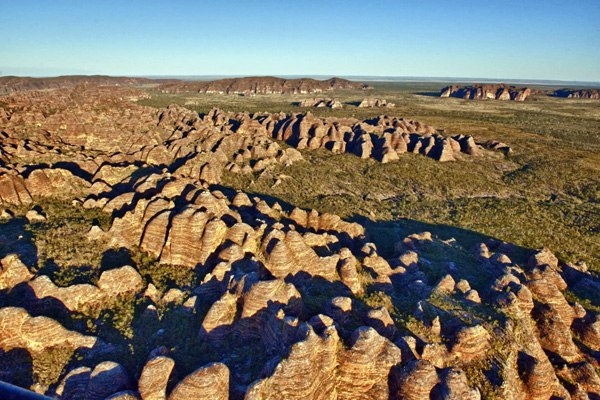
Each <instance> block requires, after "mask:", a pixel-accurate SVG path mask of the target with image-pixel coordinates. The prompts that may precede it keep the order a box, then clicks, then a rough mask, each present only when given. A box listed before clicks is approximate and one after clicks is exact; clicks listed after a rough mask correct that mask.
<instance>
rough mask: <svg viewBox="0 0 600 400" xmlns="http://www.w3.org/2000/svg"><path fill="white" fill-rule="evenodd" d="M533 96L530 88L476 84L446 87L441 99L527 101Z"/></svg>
mask: <svg viewBox="0 0 600 400" xmlns="http://www.w3.org/2000/svg"><path fill="white" fill-rule="evenodd" d="M530 95H531V89H529V88H517V87H515V86H508V85H505V84H474V85H472V86H460V85H452V86H446V87H445V88H443V89H442V91H441V92H440V97H457V98H459V99H469V100H514V101H525V100H526V99H527V98H528V97H529V96H530Z"/></svg>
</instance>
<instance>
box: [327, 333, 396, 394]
mask: <svg viewBox="0 0 600 400" xmlns="http://www.w3.org/2000/svg"><path fill="white" fill-rule="evenodd" d="M351 342H352V347H351V348H350V349H349V350H347V351H344V352H342V354H340V356H339V358H340V361H339V367H338V372H337V375H338V378H337V390H338V399H356V398H371V399H386V398H388V394H389V390H388V380H389V375H390V370H391V368H392V367H394V366H395V365H397V364H400V361H401V352H400V349H399V348H398V347H396V346H395V345H394V344H393V343H392V342H390V341H389V340H387V339H386V338H384V337H383V336H381V335H379V334H378V333H377V332H376V331H375V330H374V329H373V328H367V327H361V328H358V329H357V330H356V331H355V332H354V333H353V334H352V338H351Z"/></svg>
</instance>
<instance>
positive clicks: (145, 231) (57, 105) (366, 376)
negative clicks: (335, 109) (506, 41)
mask: <svg viewBox="0 0 600 400" xmlns="http://www.w3.org/2000/svg"><path fill="white" fill-rule="evenodd" d="M141 95H142V94H141V93H139V92H137V91H136V90H135V89H132V88H112V89H108V88H101V87H96V86H93V85H92V86H90V85H86V86H78V87H75V88H72V89H62V90H56V91H45V92H24V93H17V94H12V95H10V96H8V97H6V98H4V99H3V103H2V104H6V106H3V108H2V110H3V114H2V115H4V117H3V118H4V120H3V128H2V133H1V135H2V136H1V138H2V140H1V141H0V201H1V204H2V213H1V214H0V218H1V222H0V223H1V224H2V230H1V231H0V252H1V258H0V266H1V268H0V326H1V328H2V329H0V379H2V380H6V381H10V382H13V383H18V384H20V385H23V386H27V387H32V388H34V389H36V390H37V391H39V392H45V393H47V394H49V395H52V396H57V397H59V398H65V399H106V398H113V399H115V398H131V399H140V398H141V399H165V398H169V399H186V398H200V399H203V398H206V399H226V398H234V399H243V398H246V399H265V398H272V399H279V398H292V399H294V398H297V399H388V398H390V399H422V398H436V399H438V398H439V399H479V398H481V397H482V396H483V397H488V396H492V395H494V396H496V397H498V398H507V399H548V398H561V399H568V398H595V397H598V396H600V378H599V377H598V374H597V368H598V366H599V364H598V358H597V355H598V351H600V317H599V316H598V313H597V312H596V311H594V310H595V308H594V307H591V306H589V304H592V305H593V304H594V302H595V301H596V297H595V294H597V293H598V290H600V280H599V279H598V276H597V275H595V274H593V273H591V272H589V271H587V270H586V268H585V265H583V264H579V265H574V264H568V263H563V262H560V261H559V260H558V258H557V257H556V256H555V255H554V254H553V253H552V252H551V251H550V250H548V249H541V250H536V251H533V252H531V254H530V255H529V256H528V257H527V256H524V255H523V252H524V249H520V248H518V247H517V246H515V245H511V244H509V243H503V242H500V241H497V240H492V239H490V240H486V241H485V242H482V243H478V244H477V245H476V246H475V247H474V248H472V246H471V245H467V244H466V243H461V242H460V241H457V240H441V239H439V238H437V237H435V235H432V234H431V233H429V232H421V231H419V232H414V233H412V234H401V233H400V232H394V234H393V235H391V237H390V238H389V240H390V241H391V242H392V243H391V244H392V245H391V246H390V247H391V249H390V250H389V251H388V252H386V253H384V252H383V250H382V249H378V248H377V246H376V245H375V244H374V243H372V242H371V239H370V238H369V237H368V236H367V232H366V229H365V227H364V226H363V225H361V224H359V223H357V222H350V221H345V220H343V219H342V218H340V217H339V216H336V215H333V214H330V213H323V212H319V211H317V210H305V209H301V208H298V207H293V206H292V205H285V204H283V203H280V202H279V201H278V200H276V199H273V198H269V197H266V196H261V195H260V194H256V193H246V192H244V191H237V190H233V189H231V188H228V187H225V186H222V184H223V174H225V173H228V174H229V173H231V174H234V175H235V174H248V175H252V174H262V173H271V172H270V171H273V170H276V171H278V172H277V175H276V176H275V177H276V179H278V180H280V181H281V180H285V179H289V177H288V178H286V175H285V171H286V169H288V170H289V168H294V167H297V166H298V165H301V164H299V163H306V162H307V161H306V160H305V159H306V158H309V157H307V154H310V153H308V152H309V151H311V150H317V149H326V150H329V151H335V152H340V153H342V152H349V153H352V154H354V155H357V156H360V157H362V158H365V159H367V158H375V159H376V160H379V161H382V162H394V161H400V160H402V162H406V163H410V162H411V160H415V158H413V157H421V156H423V155H425V156H428V157H433V158H436V159H439V160H440V161H442V160H446V161H450V160H454V162H456V163H464V165H472V164H471V163H476V162H479V160H484V159H486V158H485V157H486V156H487V155H493V153H491V150H488V149H486V148H485V147H490V148H495V149H498V150H500V149H502V148H504V147H502V146H501V144H500V143H498V142H492V143H489V144H487V145H486V146H483V144H477V143H476V142H475V139H474V138H473V137H471V136H461V135H459V136H456V137H444V136H442V135H440V134H439V133H437V131H436V130H435V128H433V127H432V126H430V125H426V124H424V123H421V122H418V121H412V120H404V119H402V118H400V117H390V116H380V117H377V118H373V119H369V120H364V121H361V120H356V119H352V118H348V119H338V118H335V119H327V118H317V117H315V116H314V115H311V114H309V113H306V114H296V115H286V114H268V113H265V114H254V115H250V114H247V113H226V112H223V111H221V110H218V109H214V110H212V111H211V112H209V113H208V114H206V115H202V116H200V115H198V114H196V113H194V112H192V111H190V110H188V109H185V108H183V107H180V106H169V107H167V108H163V109H159V110H156V109H153V108H149V107H141V106H139V105H137V104H134V103H131V102H128V101H127V100H126V99H127V98H129V97H136V96H141ZM284 143H285V144H284ZM298 149H300V150H298ZM301 151H302V152H301ZM412 153H414V154H412ZM496 156H499V157H501V156H500V155H493V157H496ZM493 157H492V159H493ZM364 162H365V164H366V163H373V161H372V160H365V161H364ZM432 162H433V161H432ZM454 165H456V164H454ZM459 165H460V164H459ZM265 171H266V172H265ZM275 184H277V183H276V182H275V183H274V185H275ZM298 184H299V185H300V184H301V182H299V183H298ZM60 199H62V200H63V201H66V203H65V205H64V206H63V208H62V209H57V208H52V204H54V203H53V202H59V201H60ZM41 205H42V206H43V207H42V206H41ZM46 205H47V206H48V207H46ZM88 215H89V216H91V217H86V216H88ZM84 217H85V218H84ZM100 220H103V221H105V223H104V224H101V223H100ZM82 228H83V233H82V234H81V235H79V236H77V235H76V233H77V232H79V231H78V229H80V230H81V229H82ZM39 232H46V233H47V234H49V235H53V236H58V237H60V236H64V246H65V249H64V254H63V258H60V257H57V258H54V259H49V258H47V262H46V263H44V264H43V265H42V266H41V267H40V266H39V265H38V264H37V263H36V261H35V259H36V257H38V256H39V257H42V256H44V255H45V256H47V257H48V255H47V254H45V253H47V252H50V251H51V250H52V249H51V248H49V246H48V243H45V242H44V241H43V240H41V239H39V238H38V234H39ZM88 248H97V249H100V252H101V254H102V257H101V260H100V261H98V262H97V264H94V263H93V262H92V257H90V258H85V262H84V263H82V265H79V264H73V263H72V262H71V260H73V259H74V257H76V256H77V255H78V253H81V252H83V253H84V254H85V251H87V249H88ZM32 253H33V255H32ZM572 292H576V293H579V294H581V295H582V296H583V297H584V298H586V299H587V301H589V302H590V303H589V304H588V303H587V302H586V303H584V305H583V306H582V305H580V304H577V303H573V302H570V301H569V300H568V299H570V298H571V297H570V296H571V294H570V293H572Z"/></svg>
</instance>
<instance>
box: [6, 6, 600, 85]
mask: <svg viewBox="0 0 600 400" xmlns="http://www.w3.org/2000/svg"><path fill="white" fill-rule="evenodd" d="M0 10H1V11H0V35H1V36H0V37H2V40H1V41H0V74H2V75H9V74H13V75H31V76H52V75H58V74H109V75H315V74H318V75H376V76H423V77H432V76H433V77H472V78H504V79H508V78H513V79H558V80H579V81H596V82H598V81H600V0H560V1H559V0H519V1H513V0H485V1H482V0H472V1H466V0H438V1H434V0H405V1H403V0H379V1H378V0H373V1H364V0H362V1H354V0H346V1H326V0H321V1H299V0H296V1H289V0H278V1H274V0H263V1H254V0H246V1H227V0H221V1H191V0H179V1H177V0H172V1H159V0H145V1H142V0H120V1H113V0H95V1H94V0H78V1H75V0H37V1H35V0H0Z"/></svg>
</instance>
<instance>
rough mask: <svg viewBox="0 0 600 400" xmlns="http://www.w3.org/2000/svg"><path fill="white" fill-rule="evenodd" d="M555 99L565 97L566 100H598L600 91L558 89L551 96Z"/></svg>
mask: <svg viewBox="0 0 600 400" xmlns="http://www.w3.org/2000/svg"><path fill="white" fill-rule="evenodd" d="M552 95H553V96H555V97H566V98H568V99H591V100H598V99H600V89H559V90H555V91H554V93H553V94H552Z"/></svg>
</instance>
